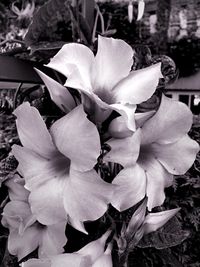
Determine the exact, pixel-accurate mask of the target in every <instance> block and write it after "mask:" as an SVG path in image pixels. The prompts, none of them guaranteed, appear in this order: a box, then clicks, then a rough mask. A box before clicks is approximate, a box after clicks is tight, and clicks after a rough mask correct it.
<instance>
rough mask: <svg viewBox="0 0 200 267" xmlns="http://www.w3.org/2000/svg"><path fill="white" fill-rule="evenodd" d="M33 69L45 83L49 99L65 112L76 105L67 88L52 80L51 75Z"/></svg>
mask: <svg viewBox="0 0 200 267" xmlns="http://www.w3.org/2000/svg"><path fill="white" fill-rule="evenodd" d="M35 70H36V71H37V73H38V74H39V75H40V77H41V79H42V80H43V82H44V83H45V85H46V87H47V89H48V90H49V93H50V96H51V99H52V100H53V101H54V103H55V104H56V105H57V106H58V107H59V108H60V109H61V110H63V111H64V112H66V113H68V112H69V111H71V110H72V109H73V108H74V107H75V106H76V104H75V102H74V99H73V97H72V95H71V94H70V92H69V91H68V90H67V88H66V87H64V86H63V85H62V84H60V83H58V82H57V81H55V80H53V79H52V78H51V77H49V76H47V75H46V74H45V73H43V72H42V71H40V70H38V69H35Z"/></svg>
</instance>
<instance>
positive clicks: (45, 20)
mask: <svg viewBox="0 0 200 267" xmlns="http://www.w3.org/2000/svg"><path fill="white" fill-rule="evenodd" d="M65 2H68V0H66V1H63V0H49V1H48V2H47V3H45V4H44V5H43V6H42V7H40V8H39V10H38V11H37V13H36V14H35V15H34V16H33V21H32V23H31V25H30V26H29V29H28V32H27V34H26V36H25V43H26V45H27V46H31V45H33V44H36V43H37V42H38V40H39V38H40V37H41V36H42V35H43V34H44V32H46V30H47V28H49V30H50V31H51V26H52V24H53V23H55V21H56V22H58V21H59V20H60V17H61V14H62V12H63V10H66V12H65V13H66V14H65V20H66V18H69V19H68V20H70V14H69V11H68V9H67V7H66V5H65Z"/></svg>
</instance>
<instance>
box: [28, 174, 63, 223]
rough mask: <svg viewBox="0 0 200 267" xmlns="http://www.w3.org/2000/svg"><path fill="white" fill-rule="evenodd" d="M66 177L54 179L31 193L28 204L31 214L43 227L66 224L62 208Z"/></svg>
mask: <svg viewBox="0 0 200 267" xmlns="http://www.w3.org/2000/svg"><path fill="white" fill-rule="evenodd" d="M66 178H67V177H61V178H55V179H51V180H49V181H46V182H44V183H42V184H40V185H39V186H38V187H37V188H35V189H34V190H32V191H31V193H30V197H29V202H30V204H31V209H32V212H33V214H34V215H35V216H36V218H37V220H38V221H39V222H40V223H42V224H44V225H52V224H56V223H59V222H67V214H66V212H65V209H64V206H63V192H64V187H65V182H66V180H67V179H66Z"/></svg>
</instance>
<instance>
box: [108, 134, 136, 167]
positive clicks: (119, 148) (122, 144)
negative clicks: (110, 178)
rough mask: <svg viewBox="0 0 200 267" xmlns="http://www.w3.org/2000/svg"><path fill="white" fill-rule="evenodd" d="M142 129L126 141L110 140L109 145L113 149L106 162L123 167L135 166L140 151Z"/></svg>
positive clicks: (125, 139)
mask: <svg viewBox="0 0 200 267" xmlns="http://www.w3.org/2000/svg"><path fill="white" fill-rule="evenodd" d="M140 140H141V138H140V129H138V130H137V131H136V132H135V133H134V134H133V135H132V136H130V137H127V138H124V139H114V138H112V139H110V140H109V141H108V142H107V144H108V145H109V146H110V147H111V151H110V152H108V153H107V154H106V155H105V157H104V160H105V161H108V162H114V163H119V164H121V165H122V166H123V167H126V166H131V165H134V164H135V162H136V160H137V158H138V155H139V151H140Z"/></svg>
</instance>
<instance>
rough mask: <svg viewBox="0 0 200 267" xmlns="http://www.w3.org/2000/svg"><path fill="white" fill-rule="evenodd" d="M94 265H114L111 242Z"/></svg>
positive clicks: (96, 266) (93, 266) (95, 266)
mask: <svg viewBox="0 0 200 267" xmlns="http://www.w3.org/2000/svg"><path fill="white" fill-rule="evenodd" d="M92 267H113V263H112V256H111V244H109V245H108V247H107V249H106V251H105V252H104V253H103V254H102V255H101V256H100V257H99V258H98V259H97V260H96V261H95V262H94V264H93V265H92Z"/></svg>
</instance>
